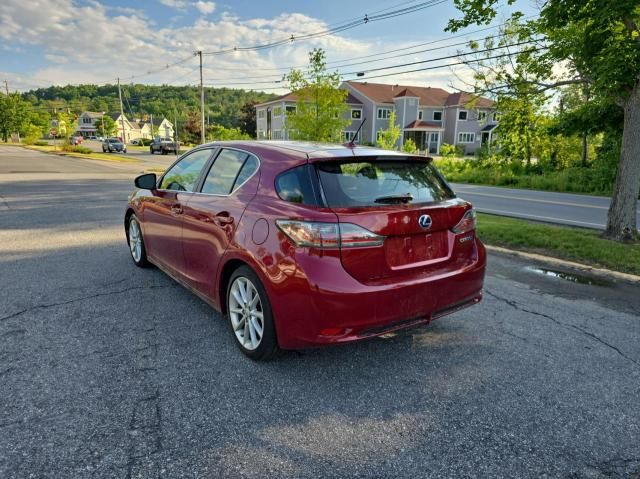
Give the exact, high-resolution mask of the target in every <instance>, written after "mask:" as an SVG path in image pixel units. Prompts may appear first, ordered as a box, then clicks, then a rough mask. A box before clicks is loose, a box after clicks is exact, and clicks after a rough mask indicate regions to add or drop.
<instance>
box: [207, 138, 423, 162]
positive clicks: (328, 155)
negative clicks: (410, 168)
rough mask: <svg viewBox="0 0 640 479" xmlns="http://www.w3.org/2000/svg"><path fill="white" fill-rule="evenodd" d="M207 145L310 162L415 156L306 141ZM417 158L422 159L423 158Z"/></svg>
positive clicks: (260, 141)
mask: <svg viewBox="0 0 640 479" xmlns="http://www.w3.org/2000/svg"><path fill="white" fill-rule="evenodd" d="M208 145H209V146H227V147H232V148H240V149H244V150H247V151H249V152H251V153H256V154H260V153H261V152H270V153H271V152H273V153H281V154H284V155H286V156H289V157H296V158H298V159H306V160H310V161H322V160H332V159H339V158H353V157H360V156H384V157H398V158H406V157H407V156H412V157H413V156H416V155H411V154H407V153H404V152H400V151H391V150H383V149H382V148H374V147H368V146H357V145H354V146H351V145H349V146H345V145H340V144H335V143H319V142H306V141H274V140H253V141H215V142H212V143H209V144H208ZM203 146H204V145H203ZM418 158H422V159H424V157H418Z"/></svg>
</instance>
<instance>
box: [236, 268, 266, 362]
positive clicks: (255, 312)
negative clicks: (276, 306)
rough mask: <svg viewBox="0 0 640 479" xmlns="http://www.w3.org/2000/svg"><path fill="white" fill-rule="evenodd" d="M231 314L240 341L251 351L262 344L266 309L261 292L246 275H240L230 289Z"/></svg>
mask: <svg viewBox="0 0 640 479" xmlns="http://www.w3.org/2000/svg"><path fill="white" fill-rule="evenodd" d="M229 316H230V318H231V326H232V328H233V332H234V333H235V335H236V339H237V340H238V342H239V343H240V344H241V345H242V347H244V348H245V349H247V350H249V351H253V350H255V349H256V348H257V347H258V346H260V342H261V341H262V336H263V334H264V310H263V308H262V300H261V299H260V293H258V290H257V289H256V287H255V286H254V284H253V283H252V282H251V281H250V280H249V279H248V278H246V277H244V276H239V277H238V278H236V279H235V280H234V282H233V284H232V285H231V288H230V290H229Z"/></svg>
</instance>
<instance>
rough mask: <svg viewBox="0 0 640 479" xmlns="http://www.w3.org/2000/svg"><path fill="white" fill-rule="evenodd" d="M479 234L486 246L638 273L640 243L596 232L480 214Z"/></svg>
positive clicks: (639, 268) (639, 271)
mask: <svg viewBox="0 0 640 479" xmlns="http://www.w3.org/2000/svg"><path fill="white" fill-rule="evenodd" d="M478 236H479V237H480V239H481V240H482V241H483V242H485V243H486V244H488V245H493V246H504V247H505V248H511V249H514V250H520V251H528V252H532V253H540V254H544V255H547V256H553V257H556V258H562V259H567V260H571V261H575V262H577V263H583V264H587V265H590V266H599V267H603V268H608V269H612V270H615V271H621V272H623V273H631V274H636V275H640V244H638V243H636V244H621V243H617V242H615V241H609V240H606V239H603V238H601V237H600V232H598V231H591V230H587V229H581V228H571V227H567V226H551V225H547V224H543V223H534V222H530V221H526V220H519V219H514V218H505V217H502V216H494V215H487V214H479V215H478Z"/></svg>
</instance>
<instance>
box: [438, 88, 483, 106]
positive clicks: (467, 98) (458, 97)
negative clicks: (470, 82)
mask: <svg viewBox="0 0 640 479" xmlns="http://www.w3.org/2000/svg"><path fill="white" fill-rule="evenodd" d="M470 103H471V104H472V105H473V106H474V107H480V108H491V107H493V106H494V105H495V102H494V101H493V100H489V99H488V98H483V97H481V96H477V95H473V94H471V93H467V92H463V91H462V92H458V93H452V94H451V95H449V98H447V103H446V106H466V105H468V104H470Z"/></svg>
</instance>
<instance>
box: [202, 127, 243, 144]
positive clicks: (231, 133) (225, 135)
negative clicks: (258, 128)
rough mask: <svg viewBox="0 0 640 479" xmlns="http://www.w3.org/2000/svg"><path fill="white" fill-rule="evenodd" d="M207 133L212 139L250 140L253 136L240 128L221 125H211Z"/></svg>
mask: <svg viewBox="0 0 640 479" xmlns="http://www.w3.org/2000/svg"><path fill="white" fill-rule="evenodd" d="M207 133H208V134H209V135H210V136H211V138H213V140H214V141H225V140H251V139H252V138H253V137H251V136H250V135H247V134H246V133H245V132H243V131H241V130H240V128H225V127H224V126H222V125H211V126H210V127H209V129H208V130H207Z"/></svg>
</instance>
